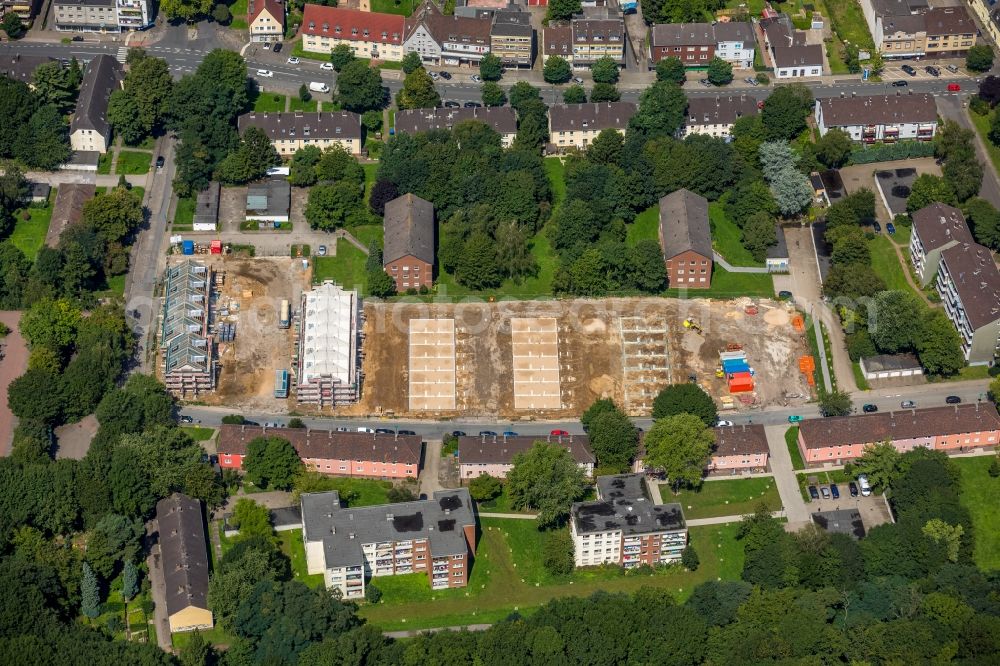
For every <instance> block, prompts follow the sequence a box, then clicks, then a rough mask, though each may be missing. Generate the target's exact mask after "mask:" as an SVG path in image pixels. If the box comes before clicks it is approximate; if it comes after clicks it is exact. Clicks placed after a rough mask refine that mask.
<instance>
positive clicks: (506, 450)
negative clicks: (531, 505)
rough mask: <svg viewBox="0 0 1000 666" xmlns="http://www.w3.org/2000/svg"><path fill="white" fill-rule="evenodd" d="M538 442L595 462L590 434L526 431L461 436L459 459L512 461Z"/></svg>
mask: <svg viewBox="0 0 1000 666" xmlns="http://www.w3.org/2000/svg"><path fill="white" fill-rule="evenodd" d="M535 442H545V443H547V444H553V445H557V446H560V447H562V448H564V449H566V451H568V452H569V454H570V455H571V456H572V457H573V460H575V461H576V462H577V464H578V465H586V464H588V463H590V464H593V463H594V454H593V453H592V452H591V450H590V439H589V438H588V437H587V436H586V435H565V436H561V437H560V436H556V435H537V436H534V437H532V436H530V435H522V436H517V437H504V436H502V435H492V436H468V437H459V438H458V460H459V462H460V463H461V464H463V465H468V464H473V465H477V464H486V465H510V464H512V463H513V462H514V456H516V455H517V454H518V453H525V452H526V451H530V450H531V447H533V446H534V445H535Z"/></svg>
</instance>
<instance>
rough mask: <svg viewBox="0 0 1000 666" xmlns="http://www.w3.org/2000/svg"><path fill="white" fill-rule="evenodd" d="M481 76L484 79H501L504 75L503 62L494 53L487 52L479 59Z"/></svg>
mask: <svg viewBox="0 0 1000 666" xmlns="http://www.w3.org/2000/svg"><path fill="white" fill-rule="evenodd" d="M479 76H481V77H482V79H483V81H499V80H500V77H501V76H503V63H501V62H500V58H498V57H497V56H495V55H494V54H492V53H487V54H486V55H484V56H483V59H482V60H480V61H479Z"/></svg>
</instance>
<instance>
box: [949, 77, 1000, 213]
mask: <svg viewBox="0 0 1000 666" xmlns="http://www.w3.org/2000/svg"><path fill="white" fill-rule="evenodd" d="M934 99H935V100H936V101H937V108H938V113H940V114H941V115H942V116H944V117H945V118H946V119H948V120H954V121H956V122H958V124H959V125H961V126H962V127H964V128H966V129H970V130H972V133H973V135H974V136H975V144H976V156H977V157H978V158H979V163H980V164H982V165H983V167H984V168H983V184H982V186H981V187H980V188H979V196H981V197H982V198H983V199H986V200H987V201H989V202H990V203H991V204H993V205H994V206H996V207H997V208H1000V180H998V178H997V172H996V170H995V169H994V168H993V162H991V161H990V158H989V155H987V153H986V146H985V145H984V144H983V140H982V137H980V136H979V132H976V131H975V127H973V125H972V120H971V119H970V118H969V114H968V113H967V112H966V109H965V108H964V107H963V106H962V100H964V99H965V98H964V97H958V96H956V95H939V96H937V97H935V98H934Z"/></svg>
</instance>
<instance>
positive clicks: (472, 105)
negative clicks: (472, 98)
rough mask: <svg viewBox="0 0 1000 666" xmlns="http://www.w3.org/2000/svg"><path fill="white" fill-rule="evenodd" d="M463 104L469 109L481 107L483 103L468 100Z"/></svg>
mask: <svg viewBox="0 0 1000 666" xmlns="http://www.w3.org/2000/svg"><path fill="white" fill-rule="evenodd" d="M462 106H464V107H465V108H467V109H478V108H479V107H481V106H482V104H480V103H479V102H466V103H465V104H463V105H462Z"/></svg>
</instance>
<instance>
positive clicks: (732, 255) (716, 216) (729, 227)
mask: <svg viewBox="0 0 1000 666" xmlns="http://www.w3.org/2000/svg"><path fill="white" fill-rule="evenodd" d="M708 219H709V221H710V222H711V225H712V247H713V248H714V249H715V250H716V251H717V252H718V253H719V254H721V255H722V256H723V257H725V258H726V261H728V262H729V263H730V264H731V265H733V266H763V265H764V264H763V262H760V261H757V260H755V259H754V258H753V255H752V254H750V252H749V251H747V249H746V248H745V247H743V243H741V242H740V228H739V227H737V226H736V223H735V222H733V221H732V220H730V219H729V216H728V215H726V211H725V209H724V208H723V206H722V204H721V203H719V202H718V201H714V202H712V203H710V204H709V205H708Z"/></svg>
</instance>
